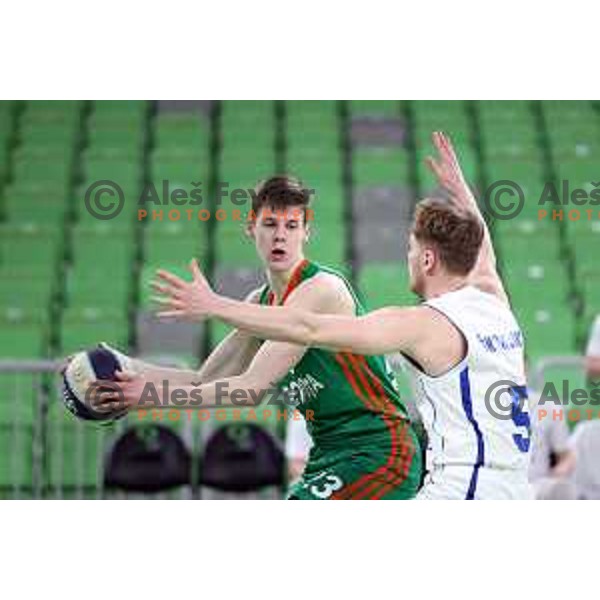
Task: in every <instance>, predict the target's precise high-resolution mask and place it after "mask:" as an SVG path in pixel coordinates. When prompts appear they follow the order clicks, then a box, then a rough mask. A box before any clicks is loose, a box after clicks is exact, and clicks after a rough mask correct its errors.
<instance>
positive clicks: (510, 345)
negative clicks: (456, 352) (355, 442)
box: [406, 286, 529, 493]
mask: <svg viewBox="0 0 600 600" xmlns="http://www.w3.org/2000/svg"><path fill="white" fill-rule="evenodd" d="M424 306H430V307H432V308H434V309H436V310H438V311H439V312H441V313H443V314H444V315H445V316H446V317H447V318H448V319H449V320H450V321H451V322H452V323H453V324H454V325H455V326H456V327H457V328H458V329H459V330H460V332H461V333H462V334H463V336H464V338H465V340H466V342H467V354H466V356H465V358H464V360H463V361H461V363H460V364H458V365H457V366H455V367H454V368H452V369H451V370H450V371H449V372H447V373H445V374H444V375H441V376H438V377H431V376H428V375H426V374H424V373H423V372H422V371H420V370H419V369H417V368H416V366H414V365H413V364H411V363H410V362H409V361H406V362H407V364H408V366H409V372H410V373H411V374H412V378H413V384H414V390H415V394H416V396H417V406H418V408H419V412H420V414H421V416H422V419H423V423H424V425H425V428H426V431H427V434H428V437H429V446H428V449H427V466H428V469H429V470H431V469H433V468H438V467H445V466H450V465H455V466H463V467H464V466H467V467H472V468H473V485H476V482H477V471H478V469H479V468H481V467H491V468H499V469H514V470H523V472H526V470H527V467H528V464H529V457H528V452H529V414H528V413H527V402H526V401H525V400H524V401H519V399H520V398H521V397H523V398H524V397H526V391H525V373H524V364H523V335H522V333H521V330H520V328H519V325H518V323H517V321H516V319H515V317H514V315H513V313H512V312H511V310H510V308H509V307H508V306H507V305H506V304H504V303H503V302H501V301H500V300H499V299H498V298H496V296H494V295H492V294H487V293H485V292H482V291H481V290H479V289H477V288H475V287H472V286H467V287H464V288H461V289H459V290H457V291H454V292H449V293H447V294H443V295H442V296H439V297H437V298H433V299H431V300H429V301H427V302H425V304H424ZM502 381H510V382H512V383H513V384H514V385H510V389H511V391H509V385H508V384H504V385H505V388H504V389H505V392H504V393H502V394H501V396H500V397H499V402H500V406H501V407H502V406H506V407H507V408H506V410H504V411H503V410H502V408H501V409H498V408H496V407H497V404H493V407H494V408H493V409H492V411H491V410H489V409H488V407H486V401H485V398H486V393H488V390H491V393H490V398H491V399H492V401H493V398H494V397H495V396H496V395H497V394H495V393H494V392H495V390H497V389H498V388H500V387H502V384H500V385H498V382H502ZM498 415H500V417H498ZM472 493H474V489H473V490H472Z"/></svg>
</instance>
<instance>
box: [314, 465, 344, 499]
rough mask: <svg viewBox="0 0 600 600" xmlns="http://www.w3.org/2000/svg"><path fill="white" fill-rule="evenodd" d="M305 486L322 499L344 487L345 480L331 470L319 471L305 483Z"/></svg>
mask: <svg viewBox="0 0 600 600" xmlns="http://www.w3.org/2000/svg"><path fill="white" fill-rule="evenodd" d="M305 487H306V488H308V491H309V492H310V493H311V494H312V495H313V496H315V498H319V499H321V500H326V499H327V498H329V497H330V496H331V494H333V493H334V492H337V491H338V490H341V489H342V488H343V487H344V482H343V481H342V480H341V479H340V478H339V477H338V476H337V475H334V474H333V473H331V472H327V471H325V472H323V473H319V475H317V476H316V477H312V478H311V479H310V481H307V482H306V483H305Z"/></svg>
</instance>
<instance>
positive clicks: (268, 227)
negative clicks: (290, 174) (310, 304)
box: [250, 206, 309, 271]
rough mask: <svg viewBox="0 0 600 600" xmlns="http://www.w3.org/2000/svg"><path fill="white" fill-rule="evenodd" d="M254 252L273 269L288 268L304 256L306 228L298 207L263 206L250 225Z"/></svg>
mask: <svg viewBox="0 0 600 600" xmlns="http://www.w3.org/2000/svg"><path fill="white" fill-rule="evenodd" d="M250 234H251V235H252V236H253V237H254V242H255V244H256V251H257V252H258V255H259V256H260V258H261V260H262V261H263V263H264V264H265V266H266V267H267V268H268V269H270V270H272V271H288V270H290V269H292V268H293V267H294V266H295V265H296V263H297V262H298V261H299V260H301V259H303V258H304V244H305V243H306V240H307V239H308V234H309V231H308V227H307V226H306V224H305V222H304V218H303V213H302V210H301V209H300V208H298V207H297V206H291V207H288V208H286V209H269V208H262V209H261V211H260V213H259V214H258V216H257V219H256V223H255V224H253V225H251V227H250Z"/></svg>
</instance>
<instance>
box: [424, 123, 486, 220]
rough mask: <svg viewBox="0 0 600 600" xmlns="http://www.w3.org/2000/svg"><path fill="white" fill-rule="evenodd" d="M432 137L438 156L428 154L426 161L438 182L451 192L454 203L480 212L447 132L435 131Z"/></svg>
mask: <svg viewBox="0 0 600 600" xmlns="http://www.w3.org/2000/svg"><path fill="white" fill-rule="evenodd" d="M431 139H432V141H433V145H434V146H435V148H436V150H437V151H438V156H437V158H433V157H431V156H428V157H427V158H426V159H425V161H426V163H427V165H428V166H429V168H430V169H431V170H432V171H433V173H434V175H435V176H436V178H437V180H438V184H439V185H440V187H442V188H443V189H445V190H446V191H447V192H448V193H449V194H450V200H451V202H452V203H453V204H454V205H456V206H459V207H461V208H464V209H466V210H473V211H474V212H477V213H479V208H478V206H477V201H476V200H475V197H474V196H473V194H472V192H471V189H470V188H469V185H468V184H467V182H466V180H465V177H464V175H463V172H462V169H461V167H460V164H459V162H458V158H457V157H456V152H455V151H454V147H453V146H452V142H451V141H450V138H449V137H448V136H447V135H446V134H445V133H442V132H440V131H435V132H434V133H433V134H432V136H431Z"/></svg>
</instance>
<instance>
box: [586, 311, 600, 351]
mask: <svg viewBox="0 0 600 600" xmlns="http://www.w3.org/2000/svg"><path fill="white" fill-rule="evenodd" d="M586 354H587V356H600V315H598V316H597V317H596V319H595V320H594V323H593V325H592V329H591V331H590V337H589V339H588V345H587V350H586Z"/></svg>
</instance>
